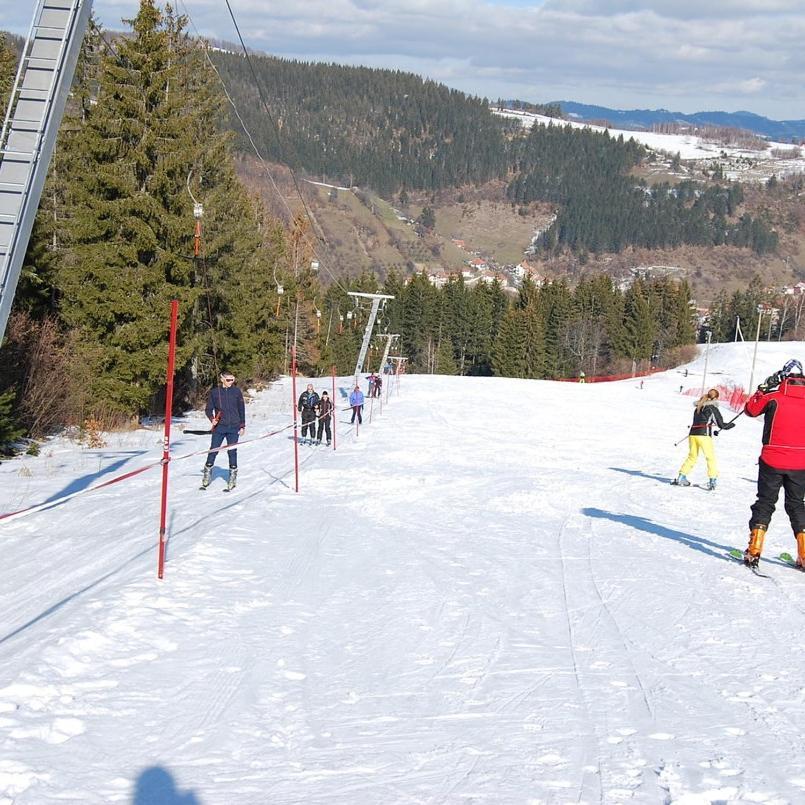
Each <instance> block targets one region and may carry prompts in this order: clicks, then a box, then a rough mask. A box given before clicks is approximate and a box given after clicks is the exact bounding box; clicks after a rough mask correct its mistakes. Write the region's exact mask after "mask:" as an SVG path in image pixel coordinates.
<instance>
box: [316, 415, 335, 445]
mask: <svg viewBox="0 0 805 805" xmlns="http://www.w3.org/2000/svg"><path fill="white" fill-rule="evenodd" d="M325 431H326V432H327V441H328V442H331V441H332V440H333V435H332V433H330V417H329V416H327V417H322V418H321V419H320V420H319V432H318V433H317V434H316V439H317V441H319V442H320V441H321V435H322V433H324V432H325Z"/></svg>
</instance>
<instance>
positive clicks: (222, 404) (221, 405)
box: [201, 372, 246, 490]
mask: <svg viewBox="0 0 805 805" xmlns="http://www.w3.org/2000/svg"><path fill="white" fill-rule="evenodd" d="M204 413H205V414H206V415H207V418H208V419H209V420H210V422H211V423H212V439H210V451H213V450H215V451H216V452H210V453H208V454H207V461H206V462H205V464H204V474H203V476H202V479H201V488H202V489H206V488H207V487H208V486H209V485H210V480H211V479H212V465H213V464H215V459H216V458H217V457H218V452H217V448H219V447H220V446H221V445H222V444H223V443H224V439H226V444H227V447H231V448H232V449H229V450H227V451H226V454H227V456H228V458H229V480H228V481H227V484H226V488H227V490H230V489H234V487H235V484H236V483H237V480H238V451H237V449H236V448H234V445H236V444H237V443H238V439H239V438H240V437H241V436H242V435H243V431H244V430H246V404H245V403H244V401H243V392H241V390H240V389H239V388H238V387H237V386H236V385H235V376H234V375H233V374H232V373H231V372H221V385H220V386H217V387H216V388H214V389H213V390H212V391H211V392H210V396H209V398H208V399H207V407H206V408H205V409H204Z"/></svg>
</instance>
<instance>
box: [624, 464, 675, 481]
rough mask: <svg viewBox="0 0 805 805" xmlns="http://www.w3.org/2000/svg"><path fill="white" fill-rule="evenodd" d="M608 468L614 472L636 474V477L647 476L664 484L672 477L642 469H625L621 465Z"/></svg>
mask: <svg viewBox="0 0 805 805" xmlns="http://www.w3.org/2000/svg"><path fill="white" fill-rule="evenodd" d="M609 469H611V470H613V471H614V472H623V473H625V474H626V475H636V476H637V477H638V478H648V479H649V480H650V481H661V482H662V483H664V484H670V483H671V481H672V480H673V478H669V477H668V476H667V475H652V474H651V473H649V472H643V471H642V470H627V469H625V468H623V467H610V468H609Z"/></svg>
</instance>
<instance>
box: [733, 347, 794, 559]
mask: <svg viewBox="0 0 805 805" xmlns="http://www.w3.org/2000/svg"><path fill="white" fill-rule="evenodd" d="M744 413H745V414H746V415H747V416H750V417H756V416H760V415H761V414H763V415H764V423H763V448H762V449H761V451H760V458H759V460H758V474H757V500H756V501H755V502H754V504H753V505H752V516H751V517H750V519H749V545H748V547H747V549H746V550H745V551H744V563H745V564H747V565H748V566H749V567H757V565H758V562H759V561H760V555H761V554H762V553H763V541H764V539H765V537H766V531H767V530H768V528H769V522H770V521H771V516H772V514H773V513H774V509H775V507H776V505H777V498H778V496H779V494H780V487H782V488H783V490H784V491H785V504H784V505H785V511H786V514H787V515H788V519H789V521H790V523H791V529H792V531H793V532H794V538H795V539H796V541H797V559H796V566H797V567H799V568H800V569H801V570H805V502H803V501H804V500H805V426H803V425H804V423H805V377H803V373H802V364H801V363H800V362H799V361H798V360H796V359H792V360H790V361H788V362H787V363H786V364H785V366H783V368H782V369H781V370H780V371H779V372H775V373H774V374H773V375H771V376H770V377H768V378H766V380H765V381H764V382H763V383H761V384H760V385H759V386H758V387H757V391H756V392H755V393H754V394H753V395H752V396H751V397H750V398H749V400H747V403H746V405H745V406H744Z"/></svg>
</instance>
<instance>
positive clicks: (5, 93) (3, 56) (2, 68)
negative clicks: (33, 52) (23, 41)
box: [0, 31, 17, 118]
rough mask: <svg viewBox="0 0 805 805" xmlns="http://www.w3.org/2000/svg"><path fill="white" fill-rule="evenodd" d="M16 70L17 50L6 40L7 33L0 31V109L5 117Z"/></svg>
mask: <svg viewBox="0 0 805 805" xmlns="http://www.w3.org/2000/svg"><path fill="white" fill-rule="evenodd" d="M16 70H17V52H16V51H15V50H14V48H13V47H12V45H11V43H10V42H9V41H8V37H7V35H6V34H5V33H4V32H2V31H0V111H2V113H3V117H4V118H5V113H6V109H7V108H8V100H9V98H10V97H11V88H12V87H13V86H14V75H15V73H16Z"/></svg>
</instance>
